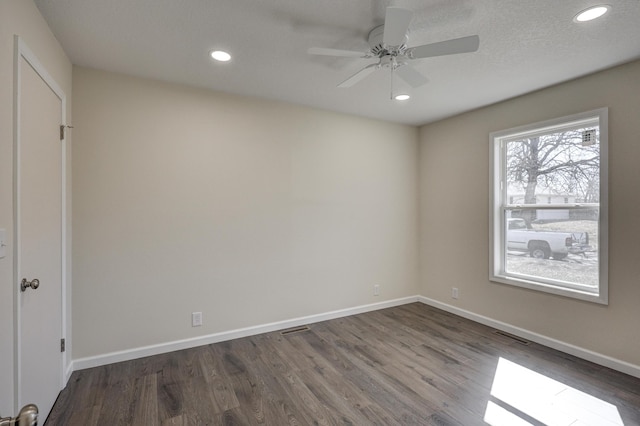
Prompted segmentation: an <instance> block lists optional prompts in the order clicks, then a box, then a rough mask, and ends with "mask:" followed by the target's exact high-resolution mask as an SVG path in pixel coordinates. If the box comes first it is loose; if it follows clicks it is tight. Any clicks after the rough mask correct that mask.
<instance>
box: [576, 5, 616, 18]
mask: <svg viewBox="0 0 640 426" xmlns="http://www.w3.org/2000/svg"><path fill="white" fill-rule="evenodd" d="M610 10H611V6H609V5H608V4H600V5H598V6H593V7H590V8H589V9H585V10H583V11H582V12H580V13H578V14H577V15H576V16H574V17H573V22H587V21H592V20H594V19H596V18H599V17H601V16H602V15H604V14H605V13H607V12H608V11H610Z"/></svg>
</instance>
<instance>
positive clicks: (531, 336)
mask: <svg viewBox="0 0 640 426" xmlns="http://www.w3.org/2000/svg"><path fill="white" fill-rule="evenodd" d="M418 301H419V302H421V303H424V304H425V305H429V306H433V307H434V308H438V309H442V310H443V311H447V312H450V313H452V314H455V315H458V316H461V317H463V318H467V319H470V320H472V321H475V322H478V323H480V324H484V325H486V326H489V327H493V328H496V329H498V330H502V331H505V332H507V333H510V334H513V335H515V336H518V337H522V338H524V339H527V340H531V341H532V342H536V343H539V344H541V345H544V346H548V347H550V348H553V349H556V350H559V351H562V352H564V353H567V354H570V355H574V356H577V357H578V358H582V359H585V360H587V361H591V362H593V363H596V364H599V365H603V366H605V367H608V368H612V369H614V370H617V371H621V372H623V373H626V374H629V375H631V376H634V377H638V378H640V366H638V365H635V364H631V363H629V362H626V361H621V360H619V359H616V358H612V357H610V356H607V355H603V354H600V353H597V352H593V351H590V350H588V349H585V348H582V347H579V346H575V345H572V344H569V343H566V342H562V341H560V340H556V339H553V338H551V337H548V336H544V335H542V334H538V333H535V332H533V331H529V330H526V329H524V328H520V327H516V326H513V325H511V324H507V323H504V322H502V321H498V320H495V319H493V318H489V317H485V316H483V315H478V314H475V313H473V312H470V311H467V310H464V309H460V308H458V307H455V306H452V305H448V304H446V303H442V302H439V301H437V300H433V299H429V298H428V297H424V296H418Z"/></svg>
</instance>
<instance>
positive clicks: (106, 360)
mask: <svg viewBox="0 0 640 426" xmlns="http://www.w3.org/2000/svg"><path fill="white" fill-rule="evenodd" d="M414 302H420V303H424V304H425V305H429V306H433V307H435V308H438V309H442V310H443V311H447V312H450V313H452V314H455V315H458V316H461V317H463V318H467V319H469V320H472V321H475V322H478V323H480V324H484V325H486V326H489V327H493V328H496V329H498V330H502V331H505V332H507V333H510V334H513V335H515V336H519V337H522V338H525V339H527V340H531V341H532V342H536V343H539V344H541V345H545V346H548V347H550V348H553V349H556V350H559V351H562V352H565V353H568V354H570V355H574V356H577V357H578V358H582V359H585V360H587V361H591V362H594V363H596V364H599V365H603V366H605V367H608V368H612V369H614V370H617V371H620V372H623V373H626V374H629V375H631V376H634V377H638V378H640V366H638V365H635V364H631V363H628V362H625V361H621V360H619V359H616V358H612V357H610V356H607V355H603V354H600V353H597V352H593V351H590V350H588V349H585V348H582V347H579V346H575V345H571V344H569V343H566V342H562V341H560V340H556V339H553V338H551V337H548V336H544V335H542V334H538V333H535V332H532V331H529V330H526V329H524V328H520V327H516V326H513V325H511V324H507V323H504V322H502V321H498V320H495V319H493V318H489V317H485V316H483V315H478V314H475V313H473V312H470V311H467V310H464V309H461V308H458V307H455V306H452V305H448V304H446V303H442V302H439V301H437V300H433V299H429V298H427V297H424V296H410V297H404V298H401V299H394V300H387V301H384V302H379V303H372V304H369V305H362V306H356V307H353V308H347V309H340V310H336V311H331V312H326V313H322V314H316V315H309V316H305V317H299V318H294V319H290V320H284V321H277V322H272V323H268V324H262V325H257V326H252V327H246V328H240V329H236V330H230V331H224V332H220V333H214V334H209V335H206V336H198V337H194V338H190V339H183V340H176V341H173V342H167V343H160V344H157V345H150V346H143V347H139V348H133V349H129V350H124V351H118V352H111V353H107V354H103V355H97V356H92V357H86V358H79V359H75V360H73V361H72V362H71V363H70V364H69V365H68V366H67V369H66V371H65V378H66V380H65V382H66V381H67V380H68V379H69V377H70V376H71V373H72V372H73V371H76V370H84V369H86V368H92V367H99V366H101V365H107V364H112V363H115V362H121V361H129V360H133V359H138V358H143V357H146V356H151V355H159V354H163V353H167V352H172V351H178V350H182V349H189V348H194V347H197V346H203V345H208V344H211V343H218V342H223V341H227V340H232V339H239V338H242V337H248V336H254V335H256V334H262V333H269V332H271V331H276V330H283V329H287V328H291V327H298V326H301V325H305V324H313V323H317V322H321V321H327V320H331V319H336V318H342V317H346V316H349V315H356V314H361V313H364V312H370V311H376V310H379V309H385V308H391V307H394V306H400V305H405V304H408V303H414Z"/></svg>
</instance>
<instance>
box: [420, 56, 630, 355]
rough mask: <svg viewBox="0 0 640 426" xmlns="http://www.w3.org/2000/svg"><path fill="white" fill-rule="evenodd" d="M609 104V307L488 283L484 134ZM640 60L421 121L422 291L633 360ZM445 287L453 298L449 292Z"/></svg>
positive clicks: (486, 136) (486, 147) (486, 137)
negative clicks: (456, 294)
mask: <svg viewBox="0 0 640 426" xmlns="http://www.w3.org/2000/svg"><path fill="white" fill-rule="evenodd" d="M604 106H607V107H609V150H610V151H609V153H610V189H609V197H610V198H609V201H610V210H609V217H610V223H609V242H610V245H609V247H610V250H609V255H610V262H609V266H610V272H609V306H602V305H597V304H593V303H587V302H581V301H577V300H573V299H568V298H564V297H560V296H553V295H549V294H543V293H539V292H534V291H529V290H524V289H521V288H515V287H510V286H507V285H502V284H497V283H491V282H489V280H488V275H489V270H488V268H489V251H488V247H489V230H488V226H489V216H488V211H489V205H488V203H489V133H490V132H492V131H496V130H503V129H508V128H511V127H515V126H519V125H524V124H529V123H534V122H537V121H542V120H546V119H551V118H556V117H561V116H565V115H570V114H573V113H578V112H582V111H588V110H591V109H595V108H599V107H604ZM639 111H640V62H634V63H630V64H627V65H623V66H620V67H617V68H613V69H610V70H607V71H604V72H600V73H597V74H594V75H591V76H588V77H585V78H581V79H578V80H574V81H571V82H568V83H565V84H561V85H558V86H554V87H551V88H548V89H545V90H541V91H538V92H535V93H532V94H529V95H526V96H522V97H519V98H516V99H512V100H509V101H506V102H503V103H500V104H497V105H493V106H490V107H487V108H483V109H479V110H476V111H473V112H470V113H467V114H463V115H460V116H457V117H454V118H451V119H448V120H443V121H440V122H437V123H434V124H430V125H426V126H424V127H422V128H421V129H420V141H421V142H420V149H419V152H420V153H419V155H420V184H419V188H420V189H419V191H420V226H421V232H420V266H421V289H420V290H421V294H423V295H424V296H426V297H428V298H431V299H434V300H436V301H438V302H442V303H446V304H450V305H453V306H456V307H458V308H461V309H465V310H467V311H470V312H472V313H474V314H478V315H483V316H486V317H489V318H492V319H494V320H498V321H502V322H506V323H508V324H511V325H514V326H516V327H521V328H524V329H527V330H530V331H533V332H535V333H539V334H542V335H545V336H548V337H551V338H554V339H558V340H561V341H564V342H566V343H569V344H572V345H577V346H580V347H583V348H586V349H588V350H591V351H595V352H599V353H601V354H604V355H607V356H610V357H614V358H617V359H619V360H622V361H626V362H629V363H632V364H635V365H640V339H638V333H637V329H638V324H640V309H639V307H638V301H640V261H639V258H638V253H640V251H639V249H638V241H640V221H639V220H638V219H639V218H640V192H638V191H639V189H638V188H640V167H639V166H638V161H639V160H640V120H639V119H638V118H639V115H638V114H639ZM451 287H458V288H459V289H460V298H459V299H458V300H453V299H452V298H451Z"/></svg>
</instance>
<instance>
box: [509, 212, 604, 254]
mask: <svg viewBox="0 0 640 426" xmlns="http://www.w3.org/2000/svg"><path fill="white" fill-rule="evenodd" d="M507 250H510V251H520V252H528V253H529V254H530V255H531V257H535V258H538V259H549V257H553V258H554V259H555V260H562V259H564V258H565V257H567V255H568V254H569V253H584V252H586V251H589V250H591V246H590V245H589V234H588V233H586V232H562V231H541V230H535V229H528V228H527V224H526V222H525V221H524V219H520V218H511V219H507Z"/></svg>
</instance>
